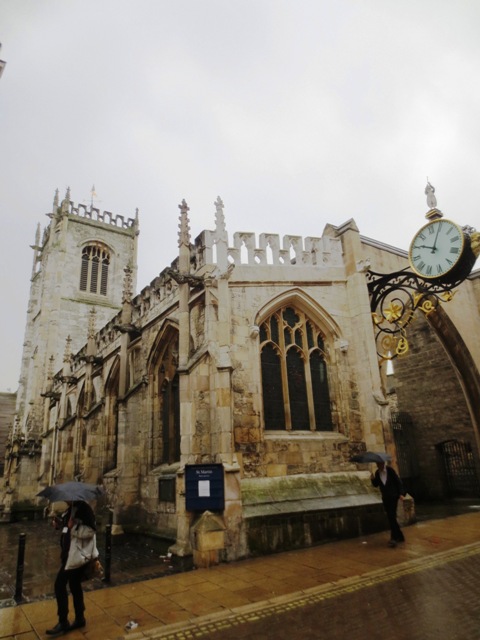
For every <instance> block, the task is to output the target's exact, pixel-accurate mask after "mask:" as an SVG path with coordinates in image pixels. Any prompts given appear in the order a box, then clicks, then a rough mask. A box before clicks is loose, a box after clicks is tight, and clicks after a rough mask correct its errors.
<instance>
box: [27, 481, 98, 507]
mask: <svg viewBox="0 0 480 640" xmlns="http://www.w3.org/2000/svg"><path fill="white" fill-rule="evenodd" d="M104 493H105V489H104V488H103V487H101V486H99V485H96V484H86V483H85V482H74V481H72V482H63V483H62V484H53V485H51V486H50V487H45V489H42V490H41V491H40V493H37V496H39V497H40V498H47V499H48V500H50V502H75V501H76V500H83V501H84V502H88V501H89V500H96V498H98V497H100V496H101V495H103V494H104Z"/></svg>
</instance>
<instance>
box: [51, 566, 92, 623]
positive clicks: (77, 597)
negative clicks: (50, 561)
mask: <svg viewBox="0 0 480 640" xmlns="http://www.w3.org/2000/svg"><path fill="white" fill-rule="evenodd" d="M64 566H65V565H62V566H61V568H60V571H59V572H58V573H57V577H56V579H55V597H56V599H57V613H58V620H59V622H60V623H61V624H65V623H66V622H67V620H68V592H67V585H68V586H69V587H70V592H71V594H72V597H73V608H74V611H75V619H76V620H83V617H84V615H83V612H84V611H85V604H84V602H83V589H82V574H83V571H84V567H79V568H78V569H70V570H69V571H65V569H64Z"/></svg>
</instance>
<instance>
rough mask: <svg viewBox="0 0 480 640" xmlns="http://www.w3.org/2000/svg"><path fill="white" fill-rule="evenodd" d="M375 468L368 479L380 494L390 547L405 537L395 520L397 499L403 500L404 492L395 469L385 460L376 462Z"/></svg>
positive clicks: (402, 540)
mask: <svg viewBox="0 0 480 640" xmlns="http://www.w3.org/2000/svg"><path fill="white" fill-rule="evenodd" d="M376 464H377V470H376V471H375V474H373V473H372V475H371V477H370V479H371V481H372V484H373V486H374V487H378V488H379V489H380V492H381V494H382V502H383V508H384V509H385V512H386V514H387V518H388V523H389V525H390V542H389V543H388V544H389V546H390V547H396V546H397V544H398V543H399V542H405V537H404V535H403V533H402V530H401V529H400V526H399V524H398V522H397V505H398V501H399V499H401V500H403V497H404V496H405V492H404V490H403V486H402V481H401V480H400V478H399V476H398V475H397V473H396V471H395V469H393V468H392V467H389V466H387V465H386V464H385V462H377V463H376Z"/></svg>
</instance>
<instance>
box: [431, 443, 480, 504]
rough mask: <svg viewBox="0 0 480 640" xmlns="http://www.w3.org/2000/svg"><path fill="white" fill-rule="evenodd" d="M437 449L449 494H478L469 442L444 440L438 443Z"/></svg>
mask: <svg viewBox="0 0 480 640" xmlns="http://www.w3.org/2000/svg"><path fill="white" fill-rule="evenodd" d="M437 449H438V450H439V452H440V455H441V457H442V462H443V467H444V470H445V479H446V483H447V488H448V493H449V494H450V496H452V497H471V496H478V495H480V483H479V481H478V476H477V472H476V469H475V461H474V459H473V452H472V446H471V444H470V443H469V442H461V441H460V440H446V441H445V442H441V443H440V444H438V445H437Z"/></svg>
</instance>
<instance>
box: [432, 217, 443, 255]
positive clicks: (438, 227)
mask: <svg viewBox="0 0 480 640" xmlns="http://www.w3.org/2000/svg"><path fill="white" fill-rule="evenodd" d="M441 226H442V223H441V222H440V223H439V224H438V225H437V233H436V234H435V242H434V243H433V247H432V253H435V251H436V250H437V238H438V233H439V231H440V227H441Z"/></svg>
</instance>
